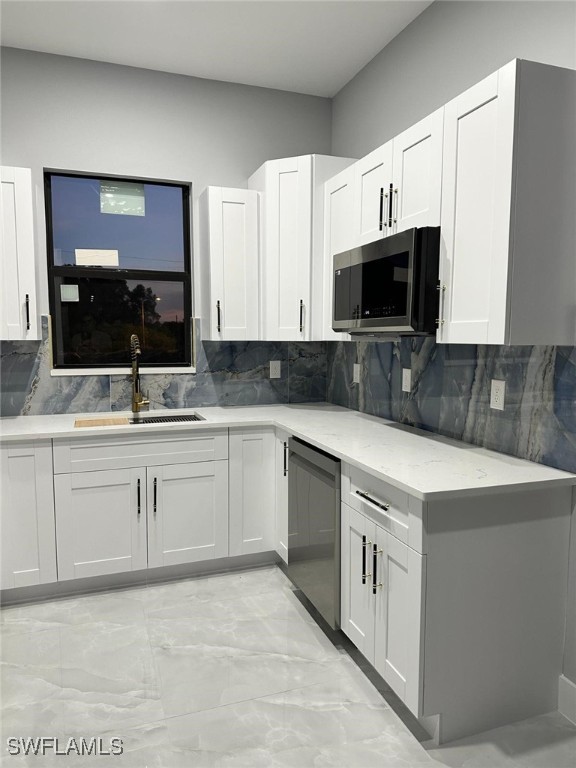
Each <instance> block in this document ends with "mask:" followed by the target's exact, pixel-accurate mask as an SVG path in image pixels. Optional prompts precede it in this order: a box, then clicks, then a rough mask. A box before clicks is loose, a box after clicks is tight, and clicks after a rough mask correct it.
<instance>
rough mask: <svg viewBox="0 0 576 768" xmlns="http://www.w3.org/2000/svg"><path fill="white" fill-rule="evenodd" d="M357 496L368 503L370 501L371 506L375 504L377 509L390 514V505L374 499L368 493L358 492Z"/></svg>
mask: <svg viewBox="0 0 576 768" xmlns="http://www.w3.org/2000/svg"><path fill="white" fill-rule="evenodd" d="M356 494H357V495H358V496H361V497H362V498H363V499H366V501H369V502H370V504H374V505H375V506H376V507H379V508H380V509H383V510H384V512H388V510H389V509H390V504H387V503H386V502H382V501H376V499H373V498H372V496H369V495H368V494H367V493H366V491H356Z"/></svg>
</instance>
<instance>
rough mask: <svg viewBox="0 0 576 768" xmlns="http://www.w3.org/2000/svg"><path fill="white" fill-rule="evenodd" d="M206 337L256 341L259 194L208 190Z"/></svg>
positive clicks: (217, 189)
mask: <svg viewBox="0 0 576 768" xmlns="http://www.w3.org/2000/svg"><path fill="white" fill-rule="evenodd" d="M207 196H208V222H209V224H208V226H209V246H208V248H209V260H210V263H209V269H210V299H209V300H210V338H211V339H213V340H222V339H231V340H244V339H257V338H259V324H260V318H259V299H258V297H259V286H258V270H259V263H258V192H255V191H254V190H249V189H229V188H223V187H209V188H208V190H207Z"/></svg>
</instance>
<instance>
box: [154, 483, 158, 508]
mask: <svg viewBox="0 0 576 768" xmlns="http://www.w3.org/2000/svg"><path fill="white" fill-rule="evenodd" d="M157 501H158V478H156V477H155V478H154V517H156V509H157V506H158V504H157Z"/></svg>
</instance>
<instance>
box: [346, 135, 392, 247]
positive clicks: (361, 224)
mask: <svg viewBox="0 0 576 768" xmlns="http://www.w3.org/2000/svg"><path fill="white" fill-rule="evenodd" d="M353 168H354V246H355V247H356V246H359V245H364V244H365V243H370V242H372V241H373V240H378V238H381V237H385V236H386V235H387V234H388V233H389V227H388V217H387V213H388V211H389V203H390V184H391V183H392V142H391V141H389V142H388V143H387V144H384V146H382V147H378V149H375V150H374V151H373V152H370V154H369V155H366V157H363V158H362V159H361V160H358V162H356V163H354V165H353Z"/></svg>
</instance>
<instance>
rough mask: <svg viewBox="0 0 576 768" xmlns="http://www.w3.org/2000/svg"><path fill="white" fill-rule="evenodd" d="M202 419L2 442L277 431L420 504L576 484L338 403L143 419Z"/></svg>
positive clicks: (26, 432)
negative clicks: (267, 428) (242, 429)
mask: <svg viewBox="0 0 576 768" xmlns="http://www.w3.org/2000/svg"><path fill="white" fill-rule="evenodd" d="M192 412H195V413H198V414H199V415H200V416H202V417H203V418H204V419H206V420H205V421H200V422H182V423H180V424H178V423H172V424H150V425H148V424H146V425H144V424H142V425H137V426H135V425H128V426H106V427H86V428H75V427H74V422H75V420H76V419H80V418H106V417H118V416H125V415H128V416H131V414H130V413H128V414H126V413H122V412H115V413H109V414H107V413H90V414H64V415H50V416H18V417H15V418H3V419H0V439H1V441H2V443H8V442H14V441H18V440H30V439H35V440H40V439H50V438H52V439H54V440H58V439H63V438H82V439H86V438H87V437H91V438H94V439H97V438H98V436H102V437H104V436H106V437H107V438H109V437H110V436H112V435H135V434H147V435H148V436H152V435H153V433H154V432H164V433H165V432H166V431H170V432H182V431H187V432H196V431H198V430H199V429H200V430H205V429H215V428H222V427H226V428H234V427H249V426H250V427H258V426H272V427H276V428H278V429H283V430H285V431H286V432H288V433H289V434H290V435H294V436H295V437H299V438H301V439H302V440H305V441H306V442H308V443H310V444H312V445H314V446H316V447H318V448H321V449H322V450H324V451H327V452H328V453H331V454H332V455H334V456H336V457H337V458H339V459H341V460H342V461H344V462H347V463H348V464H352V465H354V466H356V467H359V468H360V469H363V470H365V471H366V472H368V473H370V474H372V475H374V476H375V477H378V478H380V479H382V480H385V481H386V482H388V483H390V484H391V485H393V486H395V487H396V488H400V489H401V490H403V491H406V492H407V493H410V494H412V495H413V496H416V497H417V498H419V499H423V500H428V499H432V498H435V499H438V498H444V497H450V496H465V495H466V496H468V495H478V494H487V493H496V492H502V491H505V490H507V489H508V490H511V491H512V490H521V489H529V488H537V487H542V486H547V487H550V486H553V485H556V486H560V485H576V475H573V474H570V473H568V472H562V471H560V470H558V469H553V468H552V467H547V466H545V465H543V464H536V463H534V462H530V461H525V460H523V459H518V458H515V457H513V456H506V455H505V454H502V453H497V452H495V451H489V450H486V449H484V448H480V447H478V446H474V445H469V444H467V443H461V442H458V441H456V440H450V439H448V438H444V437H440V436H439V435H435V434H433V433H430V432H424V431H422V430H417V429H413V428H411V427H406V426H404V425H401V424H397V423H395V422H391V421H387V420H385V419H380V418H377V417H375V416H367V415H366V414H362V413H358V412H357V411H352V410H348V409H347V408H341V407H339V406H336V405H329V404H323V403H321V404H317V405H263V406H245V407H239V406H235V407H228V408H219V407H214V408H197V409H193V410H192V409H190V410H172V409H170V410H168V411H167V410H163V411H155V412H154V411H153V412H150V413H149V414H144V415H162V416H176V415H178V414H183V413H192Z"/></svg>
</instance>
